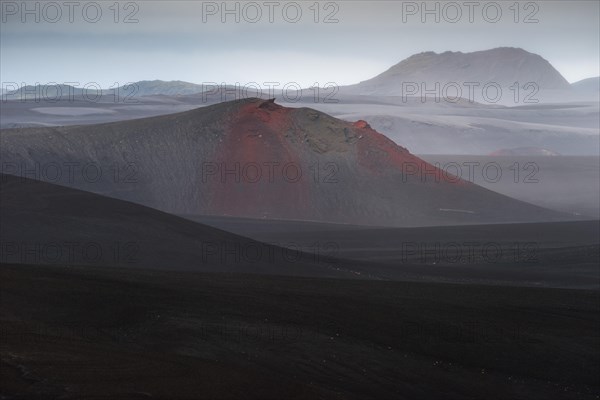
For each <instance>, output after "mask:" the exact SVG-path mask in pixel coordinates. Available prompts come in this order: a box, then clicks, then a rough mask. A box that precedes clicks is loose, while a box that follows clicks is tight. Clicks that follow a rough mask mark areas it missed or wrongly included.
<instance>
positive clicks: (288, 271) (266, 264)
mask: <svg viewBox="0 0 600 400" xmlns="http://www.w3.org/2000/svg"><path fill="white" fill-rule="evenodd" d="M0 220H1V222H2V223H1V224H0V237H1V238H2V239H1V241H0V262H2V263H18V264H54V265H65V264H66V265H95V266H121V267H128V268H138V267H144V268H162V269H170V270H191V271H213V272H217V271H218V272H246V273H265V274H276V275H310V276H337V277H343V276H353V275H354V274H351V273H349V272H344V271H342V270H341V269H339V268H337V269H333V268H331V267H330V265H329V264H328V263H327V262H326V261H325V260H320V259H317V258H316V257H315V256H313V255H311V254H304V253H302V252H301V249H297V250H288V249H283V248H279V247H275V246H270V245H266V244H262V243H260V242H256V241H254V240H251V239H246V238H244V237H241V236H238V235H235V234H231V233H228V232H225V231H222V230H219V229H216V228H213V227H210V226H206V225H202V224H198V223H194V222H191V221H188V220H185V219H183V218H179V217H176V216H173V215H170V214H166V213H163V212H160V211H157V210H154V209H151V208H148V207H144V206H141V205H139V204H134V203H129V202H126V201H122V200H116V199H111V198H108V197H104V196H99V195H96V194H93V193H87V192H83V191H80V190H75V189H71V188H67V187H63V186H59V185H53V184H49V183H45V182H40V181H35V180H30V179H23V178H18V177H15V176H11V175H1V174H0Z"/></svg>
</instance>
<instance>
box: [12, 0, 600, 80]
mask: <svg viewBox="0 0 600 400" xmlns="http://www.w3.org/2000/svg"><path fill="white" fill-rule="evenodd" d="M1 3H2V4H1V5H2V8H1V10H2V21H1V25H0V33H1V35H0V44H1V50H0V51H1V54H0V67H1V75H2V76H1V80H2V82H18V83H21V82H25V83H27V84H35V83H36V82H39V83H42V84H44V83H48V82H58V83H64V82H80V83H88V82H98V83H99V84H100V85H102V86H103V87H109V86H110V85H112V84H113V82H117V83H119V84H124V83H127V82H131V81H138V80H143V79H163V80H184V81H190V82H195V83H202V82H219V83H220V82H227V83H229V84H234V83H235V82H240V83H242V84H246V83H249V82H258V83H260V84H262V83H263V82H298V83H299V84H300V85H302V86H309V85H312V84H313V83H315V82H318V83H320V84H321V85H323V84H325V83H326V82H335V83H337V84H339V85H342V84H351V83H357V82H359V81H362V80H365V79H368V78H371V77H373V76H375V75H377V74H379V73H381V72H383V71H384V70H386V69H388V68H389V67H390V66H392V65H394V64H396V63H398V62H399V61H401V60H402V59H404V58H406V57H409V56H410V55H412V54H414V53H420V52H422V51H436V52H444V51H447V50H451V51H463V52H468V51H475V50H484V49H489V48H494V47H499V46H511V47H522V48H524V49H525V50H527V51H530V52H533V53H537V54H539V55H541V56H542V57H544V58H545V59H547V60H548V61H550V63H551V64H552V65H554V67H556V68H557V69H558V70H559V72H561V73H562V74H563V76H564V77H565V78H566V79H567V80H568V81H570V82H573V81H577V80H580V79H583V78H588V77H592V76H598V75H599V74H600V73H599V54H598V53H599V50H598V49H599V47H600V43H599V36H600V32H599V23H600V22H599V21H600V9H599V4H600V2H599V1H597V0H593V1H538V2H527V1H523V2H519V3H518V7H515V6H514V3H515V2H514V1H512V0H511V1H497V2H489V1H480V2H479V1H473V2H471V3H469V4H472V5H465V3H468V2H466V1H458V2H447V1H443V2H433V1H428V2H427V8H428V9H430V10H434V11H433V13H431V14H425V13H424V11H425V10H424V9H423V7H422V2H421V1H418V2H401V1H337V2H327V1H320V2H319V3H316V2H315V1H314V0H313V1H297V2H296V3H293V2H285V1H272V2H268V1H257V2H228V3H227V8H228V9H231V10H234V11H233V12H232V13H230V14H226V13H224V9H223V8H224V7H223V6H222V2H221V1H219V2H202V1H168V2H167V1H137V2H120V3H118V7H115V5H114V4H115V1H113V0H109V1H97V2H95V3H94V2H88V1H74V2H73V3H72V4H65V1H63V0H59V1H56V2H48V1H41V2H36V1H27V2H25V3H26V6H25V7H24V6H23V2H22V1H16V2H13V1H4V0H2V1H1ZM315 3H316V5H317V6H315ZM436 4H437V5H436ZM457 5H458V7H456V6H457ZM436 7H437V9H438V10H439V12H438V13H437V15H436V12H435V9H436ZM25 8H27V9H25ZM236 8H237V12H236V11H235V10H236ZM517 8H518V13H517V12H516V10H517ZM117 9H118V13H117V12H116V10H117ZM317 9H318V10H319V12H318V14H317V13H316V10H317ZM498 9H499V10H500V11H501V15H499V14H497V11H498ZM299 12H300V13H301V15H300V14H299ZM99 13H101V15H100V14H99ZM436 17H439V22H436V21H435V19H436ZM36 18H39V22H36ZM223 18H225V22H223V21H222V19H223ZM236 18H239V22H236V20H235V19H236ZM315 18H316V21H315ZM423 18H425V22H423V20H422V19H423ZM71 20H72V21H71ZM115 20H116V21H117V22H115ZM136 21H137V22H136ZM253 21H255V22H253ZM515 21H517V22H515ZM127 22H128V23H127Z"/></svg>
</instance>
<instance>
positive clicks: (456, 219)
mask: <svg viewBox="0 0 600 400" xmlns="http://www.w3.org/2000/svg"><path fill="white" fill-rule="evenodd" d="M0 161H1V162H2V166H3V172H5V173H9V174H13V175H20V176H27V177H31V178H35V179H40V180H46V181H50V182H52V183H60V184H64V185H67V186H72V187H76V188H79V189H83V190H86V191H92V192H95V193H99V194H104V195H107V196H110V197H115V198H120V199H123V200H128V201H132V202H136V203H140V204H143V205H146V206H150V207H153V208H157V209H159V210H162V211H166V212H169V213H174V214H196V215H220V216H223V215H230V216H238V217H253V218H267V219H271V218H279V219H298V220H313V221H330V222H342V223H355V224H362V225H387V226H410V225H440V224H464V223H485V222H516V221H549V220H561V219H569V218H571V217H570V216H568V215H566V214H560V213H556V212H553V211H549V210H547V209H543V208H540V207H536V206H533V205H530V204H527V203H524V202H521V201H517V200H514V199H511V198H509V197H506V196H502V195H499V194H497V193H494V192H492V191H489V190H486V189H483V188H481V187H479V186H477V185H474V184H472V183H469V182H467V181H464V180H461V179H457V178H455V177H454V176H452V175H451V174H448V173H446V172H444V171H441V170H439V169H436V168H434V167H433V166H432V165H430V164H428V163H426V162H425V161H423V160H421V159H420V158H418V157H416V156H414V155H413V154H411V153H410V152H409V151H408V150H407V149H405V148H403V147H400V146H398V145H396V144H395V143H394V142H393V141H391V140H390V139H388V138H386V137H385V136H383V135H381V134H380V133H378V132H376V131H375V130H373V129H371V127H370V126H369V125H368V124H366V123H365V122H363V121H359V122H357V123H354V124H352V123H349V122H345V121H342V120H339V119H336V118H333V117H331V116H329V115H327V114H324V113H321V112H318V111H316V110H312V109H308V108H286V107H282V106H279V105H277V104H275V103H274V102H273V101H265V100H259V99H245V100H239V101H232V102H227V103H221V104H216V105H213V106H209V107H204V108H199V109H196V110H192V111H187V112H183V113H179V114H172V115H166V116H159V117H153V118H145V119H139V120H131V121H122V122H115V123H109V124H99V125H91V126H70V127H52V128H29V129H6V130H3V131H2V135H1V137H0Z"/></svg>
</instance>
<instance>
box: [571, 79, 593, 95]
mask: <svg viewBox="0 0 600 400" xmlns="http://www.w3.org/2000/svg"><path fill="white" fill-rule="evenodd" d="M571 87H572V88H573V89H574V90H576V91H578V92H587V93H596V94H598V92H600V76H596V77H594V78H587V79H582V80H580V81H577V82H573V83H572V84H571Z"/></svg>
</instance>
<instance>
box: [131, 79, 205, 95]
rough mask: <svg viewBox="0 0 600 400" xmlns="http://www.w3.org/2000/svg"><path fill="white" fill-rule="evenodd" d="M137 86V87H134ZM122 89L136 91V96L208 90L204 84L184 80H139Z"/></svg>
mask: <svg viewBox="0 0 600 400" xmlns="http://www.w3.org/2000/svg"><path fill="white" fill-rule="evenodd" d="M132 87H133V88H135V89H132ZM120 89H121V90H122V91H123V92H124V93H125V92H127V93H131V92H132V91H133V92H135V94H134V95H135V96H154V95H168V96H177V95H187V94H196V93H201V92H203V91H205V90H207V89H206V88H205V87H204V86H203V85H198V84H195V83H190V82H184V81H161V80H153V81H138V82H133V83H130V84H127V85H123V86H121V87H120Z"/></svg>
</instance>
